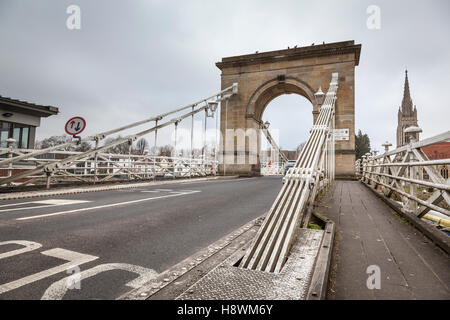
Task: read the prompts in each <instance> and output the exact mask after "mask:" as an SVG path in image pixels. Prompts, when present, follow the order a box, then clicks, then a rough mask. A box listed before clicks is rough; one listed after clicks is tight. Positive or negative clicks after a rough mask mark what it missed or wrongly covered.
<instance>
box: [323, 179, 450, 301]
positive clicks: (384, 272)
mask: <svg viewBox="0 0 450 320" xmlns="http://www.w3.org/2000/svg"><path fill="white" fill-rule="evenodd" d="M318 211H319V212H321V213H322V214H324V215H325V216H327V217H328V218H330V219H332V220H334V221H335V222H336V237H335V246H334V252H333V260H332V265H331V268H332V269H331V283H330V285H329V290H328V299H450V291H449V287H450V259H449V256H448V255H447V254H445V253H444V252H443V251H441V250H440V249H439V248H438V247H436V246H435V245H434V244H433V243H432V242H431V241H430V240H429V239H427V238H426V237H424V236H423V235H422V234H421V233H420V232H419V231H418V230H417V229H415V228H414V227H413V226H411V225H409V224H408V223H407V222H406V221H403V220H402V219H401V218H400V217H399V216H398V215H396V214H395V213H394V212H393V211H392V210H391V209H390V208H389V207H388V206H387V205H386V204H384V203H383V202H382V201H381V200H379V199H378V198H377V197H376V196H375V195H374V194H373V193H372V192H371V191H370V190H368V189H367V188H366V187H365V186H364V185H362V184H361V183H360V182H359V181H336V183H335V184H334V185H333V187H332V188H331V189H330V191H329V192H328V194H327V195H326V196H325V197H324V198H323V199H322V200H321V201H320V203H319V207H318ZM369 265H377V266H379V267H380V270H381V289H379V290H377V289H374V290H369V289H368V288H367V285H366V282H367V279H368V277H369V275H368V274H367V273H366V270H367V267H368V266H369Z"/></svg>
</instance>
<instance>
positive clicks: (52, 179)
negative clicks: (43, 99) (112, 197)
mask: <svg viewBox="0 0 450 320" xmlns="http://www.w3.org/2000/svg"><path fill="white" fill-rule="evenodd" d="M34 151H35V150H33V149H21V150H20V152H21V153H22V154H30V153H33V152H34ZM15 152H17V151H15ZM10 153H11V149H5V148H2V149H0V155H9V154H10ZM81 154H83V153H82V152H72V151H53V152H49V153H47V154H43V155H38V156H37V157H29V158H26V159H23V160H20V161H17V162H14V163H11V164H10V165H9V166H8V167H3V168H0V176H2V177H11V176H13V175H17V174H19V173H21V172H29V171H33V170H34V169H35V168H36V167H37V166H39V164H41V163H47V164H50V163H59V162H61V161H62V160H64V159H65V158H68V157H74V156H77V155H81ZM217 167H218V166H217V161H216V160H215V159H214V155H209V156H208V157H201V158H182V157H165V156H155V155H148V154H146V155H135V154H112V153H101V152H99V153H97V154H96V155H93V156H85V157H80V158H77V159H76V160H73V161H71V162H70V164H69V165H66V166H64V167H62V168H60V170H58V171H57V172H55V173H54V174H52V175H47V174H46V172H45V171H40V172H37V173H35V174H31V175H27V176H26V177H24V178H22V179H18V180H16V181H15V182H14V183H10V184H9V185H10V186H18V185H20V186H26V185H43V184H46V185H47V186H49V184H56V183H70V182H76V181H82V182H86V183H96V182H103V181H117V180H148V179H157V178H159V177H173V178H181V177H204V176H208V175H216V173H217ZM6 186H8V185H7V184H4V185H2V187H6Z"/></svg>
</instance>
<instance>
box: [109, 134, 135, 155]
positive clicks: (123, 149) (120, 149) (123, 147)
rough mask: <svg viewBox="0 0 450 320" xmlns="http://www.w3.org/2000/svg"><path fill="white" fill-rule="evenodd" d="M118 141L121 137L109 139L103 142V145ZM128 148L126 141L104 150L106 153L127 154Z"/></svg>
mask: <svg viewBox="0 0 450 320" xmlns="http://www.w3.org/2000/svg"><path fill="white" fill-rule="evenodd" d="M119 139H122V136H120V135H119V136H117V137H109V138H107V139H106V140H105V145H106V144H109V143H112V142H114V141H117V140H119ZM129 148H130V145H129V144H128V141H126V142H124V143H121V144H118V145H115V146H113V147H110V148H108V149H106V152H109V153H115V154H128V152H129V150H130V149H129Z"/></svg>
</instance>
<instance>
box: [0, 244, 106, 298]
mask: <svg viewBox="0 0 450 320" xmlns="http://www.w3.org/2000/svg"><path fill="white" fill-rule="evenodd" d="M41 253H42V254H43V255H46V256H49V257H54V258H58V259H62V260H66V261H68V262H67V263H64V264H62V265H60V266H56V267H54V268H50V269H47V270H44V271H41V272H38V273H35V274H32V275H29V276H27V277H23V278H21V279H18V280H15V281H11V282H8V283H5V284H2V285H0V294H2V293H5V292H8V291H11V290H14V289H17V288H20V287H22V286H24V285H27V284H30V283H32V282H36V281H38V280H41V279H44V278H47V277H51V276H53V275H55V274H57V273H60V272H63V271H66V270H67V269H69V268H73V267H74V266H79V265H81V264H84V263H87V262H90V261H93V260H95V259H97V258H98V257H96V256H91V255H88V254H82V253H78V252H74V251H70V250H66V249H61V248H55V249H50V250H47V251H43V252H41Z"/></svg>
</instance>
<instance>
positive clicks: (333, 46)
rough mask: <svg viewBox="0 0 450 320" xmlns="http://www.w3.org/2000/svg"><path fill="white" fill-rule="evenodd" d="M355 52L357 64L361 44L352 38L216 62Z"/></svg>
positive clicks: (234, 64)
mask: <svg viewBox="0 0 450 320" xmlns="http://www.w3.org/2000/svg"><path fill="white" fill-rule="evenodd" d="M347 53H354V54H355V65H358V64H359V56H360V53H361V45H360V44H356V45H355V42H354V41H353V40H351V41H343V42H334V43H328V44H321V45H314V46H308V47H300V48H292V49H284V50H277V51H268V52H262V53H254V54H246V55H241V56H234V57H227V58H222V61H221V62H217V63H216V66H217V67H218V68H219V69H221V70H222V69H224V68H229V67H240V66H245V65H252V64H259V63H270V62H279V61H286V60H296V59H301V58H310V57H323V56H333V55H338V54H347Z"/></svg>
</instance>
